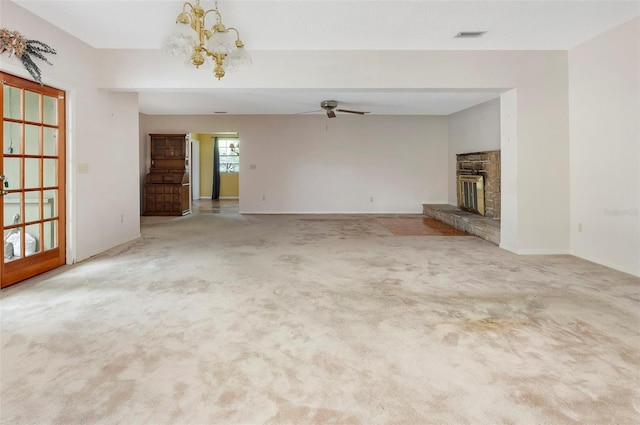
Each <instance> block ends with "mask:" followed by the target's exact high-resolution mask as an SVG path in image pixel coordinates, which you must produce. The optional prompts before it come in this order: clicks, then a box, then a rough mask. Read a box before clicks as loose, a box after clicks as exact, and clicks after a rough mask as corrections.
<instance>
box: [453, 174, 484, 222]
mask: <svg viewBox="0 0 640 425" xmlns="http://www.w3.org/2000/svg"><path fill="white" fill-rule="evenodd" d="M458 207H459V208H460V209H462V210H465V211H469V212H473V213H476V214H480V215H482V216H484V215H485V214H484V178H483V177H482V176H471V175H460V176H458Z"/></svg>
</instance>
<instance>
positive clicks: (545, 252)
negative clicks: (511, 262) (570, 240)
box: [515, 249, 571, 255]
mask: <svg viewBox="0 0 640 425" xmlns="http://www.w3.org/2000/svg"><path fill="white" fill-rule="evenodd" d="M515 253H516V254H518V255H571V251H570V250H569V249H518V250H517V251H515Z"/></svg>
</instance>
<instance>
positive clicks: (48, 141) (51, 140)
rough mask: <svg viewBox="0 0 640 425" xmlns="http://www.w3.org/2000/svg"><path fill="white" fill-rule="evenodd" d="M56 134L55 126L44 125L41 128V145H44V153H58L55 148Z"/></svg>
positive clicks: (54, 154) (48, 154)
mask: <svg viewBox="0 0 640 425" xmlns="http://www.w3.org/2000/svg"><path fill="white" fill-rule="evenodd" d="M57 135H58V130H57V129H55V128H50V127H45V128H44V129H43V134H42V138H43V145H44V154H45V155H47V156H56V155H58V150H57V144H56V143H57V140H56V138H57Z"/></svg>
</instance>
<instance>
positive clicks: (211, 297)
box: [0, 211, 640, 425]
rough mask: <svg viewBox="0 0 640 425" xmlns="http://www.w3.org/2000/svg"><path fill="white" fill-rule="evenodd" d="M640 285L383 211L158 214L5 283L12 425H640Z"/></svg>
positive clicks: (4, 418) (5, 413)
mask: <svg viewBox="0 0 640 425" xmlns="http://www.w3.org/2000/svg"><path fill="white" fill-rule="evenodd" d="M639 291H640V279H638V278H636V277H633V276H630V275H626V274H623V273H618V272H615V271H612V270H610V269H607V268H605V267H601V266H598V265H595V264H592V263H589V262H586V261H582V260H579V259H576V258H574V257H571V256H516V255H513V254H510V253H508V252H506V251H503V250H500V249H499V248H497V247H496V246H494V245H492V244H490V243H488V242H485V241H483V240H481V239H478V238H475V237H471V236H458V237H442V236H393V235H392V233H391V232H390V231H389V230H388V229H387V228H385V227H384V226H383V225H382V224H380V222H379V221H377V220H376V218H375V217H374V216H241V215H239V214H237V213H233V212H228V211H227V212H225V211H221V212H217V213H208V214H195V215H192V216H187V217H180V218H156V217H145V218H144V219H143V239H142V240H140V241H137V242H135V243H132V244H128V245H126V246H124V247H120V248H118V249H114V250H112V251H110V252H108V253H106V254H104V255H101V256H99V257H97V258H94V259H92V260H89V261H86V262H83V263H81V264H77V265H75V266H71V267H63V268H61V269H59V270H57V271H54V272H52V273H49V274H46V275H44V276H42V277H39V278H36V279H32V280H31V281H28V282H26V283H22V284H20V285H17V286H14V287H11V288H8V289H6V290H3V291H2V293H1V296H2V305H1V314H2V317H1V334H0V335H1V338H2V339H1V348H2V359H1V367H2V369H1V388H0V390H1V397H2V399H1V406H0V407H1V412H0V418H1V422H2V423H3V424H49V423H51V424H296V425H301V424H343V423H344V424H367V425H369V424H481V425H483V424H525V425H529V424H531V425H533V424H637V423H639V422H640V385H639V384H640V381H639V378H640V336H639V324H640V313H639V311H640V308H639V307H640V296H639Z"/></svg>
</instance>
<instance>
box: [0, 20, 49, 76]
mask: <svg viewBox="0 0 640 425" xmlns="http://www.w3.org/2000/svg"><path fill="white" fill-rule="evenodd" d="M2 53H9V57H11V56H12V55H16V56H17V57H18V59H20V61H21V62H22V64H23V65H24V67H25V68H26V70H27V71H29V74H31V76H32V77H33V79H34V80H36V81H37V82H38V83H40V84H41V85H42V73H41V72H40V68H38V65H36V63H35V62H34V61H33V59H34V58H36V59H40V60H41V61H44V62H46V63H48V64H49V65H53V64H52V63H51V62H49V60H48V59H47V57H46V56H45V55H47V54H50V55H55V54H56V51H55V50H54V49H53V48H52V47H51V46H49V45H48V44H45V43H43V42H42V41H37V40H28V39H27V38H26V37H25V36H23V35H22V34H20V33H19V32H18V31H9V30H8V29H6V28H0V54H2Z"/></svg>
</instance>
